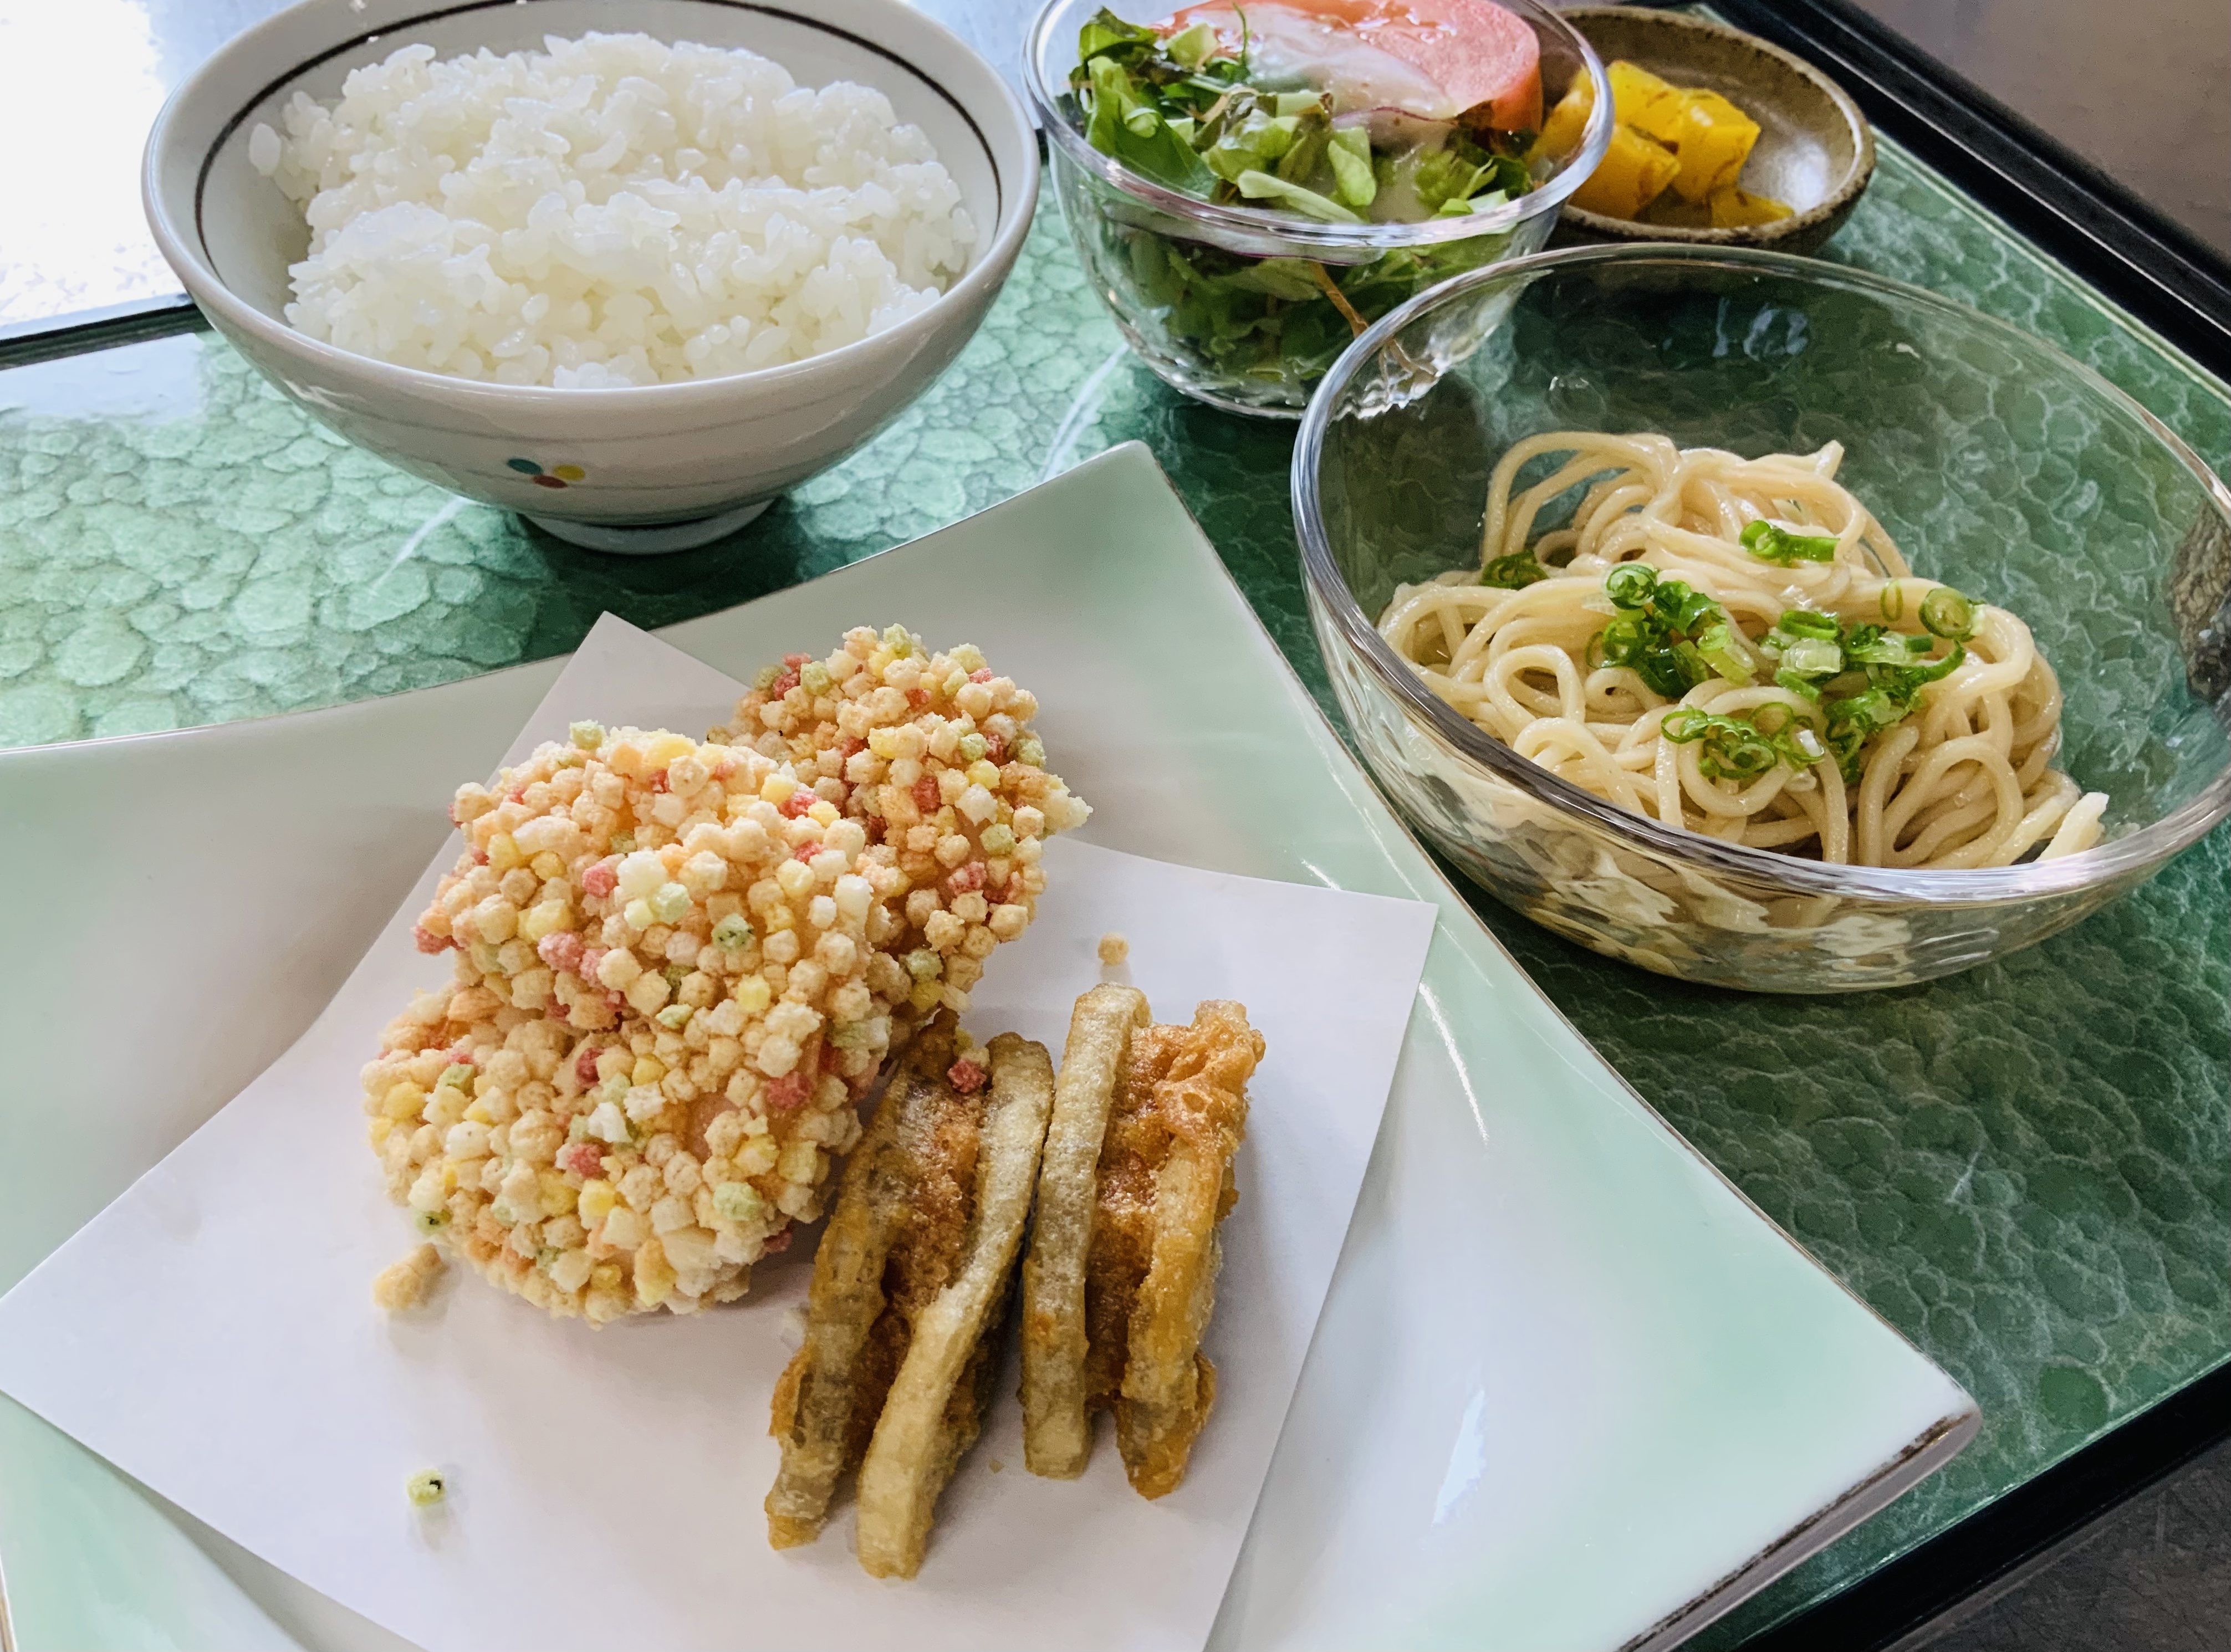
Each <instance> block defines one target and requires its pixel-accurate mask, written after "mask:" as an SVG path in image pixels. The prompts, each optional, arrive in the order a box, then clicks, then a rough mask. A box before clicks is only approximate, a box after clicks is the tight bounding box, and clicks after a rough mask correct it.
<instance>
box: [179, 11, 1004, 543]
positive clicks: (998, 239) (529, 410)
mask: <svg viewBox="0 0 2231 1652" xmlns="http://www.w3.org/2000/svg"><path fill="white" fill-rule="evenodd" d="M616 25H619V26H624V27H626V28H629V29H639V30H641V31H643V32H644V33H646V34H650V35H656V37H658V38H659V39H662V40H666V41H669V42H671V41H694V42H700V43H702V44H704V45H708V46H721V47H743V48H747V49H749V50H752V51H755V52H758V53H760V55H763V56H766V57H770V58H773V60H774V61H777V62H779V63H780V64H782V65H783V67H784V68H787V69H788V70H789V71H790V72H791V74H792V75H793V76H794V77H795V78H796V79H797V81H798V82H799V84H800V85H802V86H817V87H818V86H824V85H826V84H828V83H829V82H830V81H837V80H849V81H857V82H859V83H861V84H863V85H866V86H871V87H876V89H878V90H879V91H881V92H882V93H883V94H884V95H885V96H887V97H888V98H889V99H890V100H891V103H892V105H893V106H894V107H895V108H896V110H897V112H898V115H899V118H900V119H902V120H906V121H909V122H911V123H912V124H914V125H915V126H919V127H920V128H921V130H922V131H923V132H925V133H926V134H927V135H928V138H929V140H930V142H931V143H932V144H933V145H935V147H936V150H937V153H938V156H939V158H941V160H942V161H943V162H944V163H945V165H946V166H947V169H948V170H949V171H951V172H952V174H953V177H954V182H955V183H956V184H959V185H960V196H961V201H962V203H963V205H964V206H965V208H966V209H967V213H968V216H969V217H970V218H971V219H972V220H973V223H975V226H976V232H977V241H976V246H975V248H974V250H973V254H972V255H971V260H970V262H969V265H968V267H967V268H966V269H965V270H963V271H962V272H961V274H960V276H959V277H958V278H957V279H956V280H955V281H954V283H953V285H952V286H951V287H949V288H947V291H946V292H945V293H944V294H942V295H941V297H940V298H938V300H936V301H935V302H934V303H933V304H931V305H930V306H928V307H927V308H926V309H924V310H922V311H921V313H918V314H916V315H914V316H911V317H909V318H908V319H906V320H904V321H902V322H900V323H899V324H898V325H897V326H892V327H889V328H887V329H885V330H884V331H883V332H877V333H874V334H871V335H870V337H868V338H865V339H861V340H859V341H858V342H857V343H854V344H850V345H844V347H842V348H840V349H837V350H831V351H830V352H827V353H826V354H824V355H819V356H814V357H810V358H807V359H806V360H804V361H799V362H792V363H790V364H788V365H783V366H779V367H768V368H764V369H761V370H760V371H756V372H747V373H737V374H734V375H731V376H727V377H724V378H702V379H694V380H689V381H686V382H682V383H679V384H645V385H637V386H630V387H627V388H624V389H617V390H559V389H553V388H550V387H547V386H541V385H509V384H488V383H485V382H481V381H476V380H472V379H465V378H450V377H448V376H446V375H443V374H439V373H431V372H425V371H418V370H417V369H414V368H409V367H398V366H393V365H390V364H388V363H386V362H383V361H376V360H373V359H372V358H370V357H367V356H360V355H356V354H353V353H352V352H348V351H346V350H341V349H338V348H336V347H334V346H333V345H327V344H323V343H320V341H319V340H317V339H312V338H309V337H307V335H305V334H303V333H301V332H296V331H295V330H294V328H293V327H291V326H288V324H287V320H286V308H287V305H288V302H289V301H290V300H291V299H292V298H293V296H294V295H293V293H292V291H291V290H290V288H289V287H288V265H289V264H291V263H293V262H294V261H298V260H300V259H301V257H303V255H305V253H306V252H307V248H308V246H309V233H310V232H309V228H308V226H307V224H306V223H304V221H303V217H302V211H301V208H300V207H298V206H296V205H295V204H294V203H293V202H291V201H289V200H288V198H287V197H285V196H284V195H283V194H281V192H280V190H279V189H278V187H277V186H276V185H275V184H273V183H272V182H271V181H270V180H269V179H268V178H267V177H264V176H262V173H260V172H258V171H256V170H255V166H254V165H251V164H250V162H249V158H248V150H249V137H250V134H251V133H253V132H254V131H255V127H256V126H257V124H258V123H259V122H270V123H273V124H276V123H277V122H278V119H279V112H280V111H281V109H283V108H284V107H285V106H286V105H287V104H288V101H289V100H291V99H292V98H293V97H294V94H295V93H297V92H307V93H308V94H310V95H311V96H312V97H314V98H318V99H321V100H332V99H333V98H334V97H336V96H337V95H338V94H339V93H340V87H341V83H342V82H343V81H345V80H346V78H347V77H348V75H349V73H350V72H351V71H352V70H353V69H356V68H360V67H362V66H363V65H365V64H367V63H373V62H378V61H382V60H384V59H385V58H386V57H387V55H389V54H390V53H391V52H393V51H395V50H396V49H397V48H400V47H403V46H406V45H412V44H416V43H418V42H424V43H426V44H428V45H430V46H432V47H433V48H435V49H436V50H437V52H438V53H439V54H440V55H442V56H443V57H445V58H446V57H453V56H457V55H463V54H466V53H470V52H475V51H478V50H480V49H482V48H488V49H489V50H492V51H495V52H511V51H517V50H521V49H525V48H533V47H539V46H540V44H541V42H542V41H543V39H544V37H545V36H546V35H563V36H578V35H584V34H586V33H588V32H590V31H591V30H592V29H606V30H609V29H612V28H614V27H615V26H616ZM142 190H143V194H144V197H145V202H146V210H147V221H148V223H149V224H150V225H151V226H152V229H153V230H154V233H155V243H156V245H157V246H158V247H159V248H161V249H162V252H163V255H164V257H165V258H166V259H168V260H169V261H170V263H171V268H173V269H175V270H177V271H178V278H179V280H180V281H183V282H184V284H185V288H186V291H187V292H188V293H189V294H191V295H192V298H193V300H194V302H195V303H196V304H197V305H199V306H200V307H201V310H202V313H204V315H206V316H207V317H208V318H209V319H210V322H211V324H212V325H214V326H216V328H217V331H218V332H221V333H223V335H224V337H225V338H226V339H227V340H229V341H230V343H231V344H232V345H233V346H234V347H235V348H236V349H237V350H238V351H239V352H241V354H243V356H245V357H247V358H248V359H249V361H250V362H252V363H254V364H255V366H256V367H257V368H258V369H259V370H261V371H262V373H263V374H264V376H265V377H266V378H269V379H270V380H271V382H272V383H273V384H276V385H277V386H278V387H279V388H280V389H281V390H283V391H284V392H285V393H286V394H287V395H288V397H290V398H292V399H293V400H294V401H295V402H297V403H301V406H302V407H303V409H304V410H306V411H307V412H308V413H309V414H310V416H312V417H314V418H315V419H317V420H319V421H320V423H325V424H327V425H330V426H331V427H332V428H333V429H335V430H337V431H339V432H340V434H341V435H342V436H346V437H347V438H348V439H349V440H350V441H352V442H355V443H356V444H357V445H358V446H359V447H361V448H366V449H368V450H369V451H371V452H372V453H375V454H377V455H379V456H380V457H381V458H383V459H385V460H386V461H388V462H390V463H391V464H394V465H398V466H400V467H401V468H404V469H405V470H408V471H411V472H412V473H413V474H417V475H420V476H424V477H425V478H426V479H427V480H428V481H433V482H436V483H437V484H439V485H440V486H442V487H448V488H450V489H453V490H455V491H456V492H457V493H460V494H465V495H467V496H468V497H469V498H472V499H477V500H485V501H487V502H488V503H489V504H492V505H497V506H501V507H505V508H508V509H510V510H514V511H518V512H521V513H522V514H525V515H526V516H527V517H528V518H530V519H532V520H533V521H535V522H536V523H538V524H540V526H543V527H545V528H547V529H548V530H549V531H550V532H553V533H555V534H557V535H559V537H560V538H562V539H570V540H572V541H573V542H574V543H576V544H579V545H587V546H588V547H590V548H591V549H592V550H598V551H618V552H663V551H678V550H682V549H685V548H687V547H688V546H690V545H702V544H704V543H706V542H707V541H708V540H710V539H716V538H718V537H720V536H721V534H723V533H726V532H730V531H732V530H734V529H735V528H738V527H740V526H743V524H744V523H746V522H747V521H749V520H750V519H752V518H753V517H754V516H756V515H758V514H759V513H760V511H762V510H764V509H766V507H767V505H768V504H769V503H770V502H772V501H773V500H774V499H775V498H776V496H778V495H779V494H783V493H785V492H786V491H788V490H789V489H790V488H792V487H797V486H798V484H799V483H800V482H802V481H805V480H806V478H808V477H809V476H812V475H814V474H817V473H818V472H820V471H823V470H825V469H827V468H829V467H830V466H831V465H833V464H835V463H836V462H837V461H838V460H840V459H842V458H844V456H845V455H847V454H849V453H850V452H851V451H852V450H853V449H854V448H857V447H858V446H859V445H860V444H861V443H862V442H865V441H866V440H867V439H868V438H869V437H870V436H873V435H874V434H875V433H876V430H877V429H880V428H881V427H882V426H883V425H884V424H885V423H888V422H889V420H890V419H891V418H893V417H894V416H896V415H897V414H898V412H899V411H900V410H902V409H903V408H905V407H906V406H907V405H908V404H909V403H911V402H912V401H913V400H914V399H915V397H917V396H919V395H920V394H921V392H922V390H925V389H927V388H928V385H929V383H930V381H931V380H932V379H934V378H936V377H937V375H938V374H939V373H940V372H941V371H943V370H944V368H945V367H946V365H947V364H948V363H949V362H951V361H952V359H953V358H954V356H956V355H957V354H959V353H960V347H961V346H962V345H965V344H967V342H968V340H969V339H970V337H971V336H972V335H973V333H974V332H975V331H976V327H977V324H978V323H979V322H980V321H981V320H982V319H984V313H985V311H986V310H987V309H988V308H990V307H991V303H992V300H993V298H994V297H995V296H996V295H997V294H998V293H999V288H1000V287H1001V285H1002V284H1003V283H1005V281H1006V279H1007V273H1008V271H1009V270H1011V269H1012V268H1013V267H1014V262H1015V257H1016V255H1017V254H1018V253H1019V252H1020V251H1021V250H1022V244H1023V237H1024V236H1025V235H1026V234H1027V233H1028V231H1029V229H1030V225H1031V212H1032V210H1033V209H1034V208H1035V207H1036V205H1037V203H1038V137H1037V134H1036V133H1035V132H1032V131H1031V123H1030V120H1029V119H1028V117H1026V116H1025V114H1024V113H1023V110H1022V106H1021V105H1020V104H1019V103H1018V101H1017V100H1016V99H1015V96H1014V94H1012V93H1011V92H1010V91H1009V90H1008V89H1007V87H1006V82H1005V81H1003V80H1001V78H1000V76H999V72H998V71H997V70H995V69H993V68H992V66H991V65H990V64H988V63H986V61H984V60H983V59H982V58H981V57H980V56H978V55H976V54H975V53H974V52H973V51H972V50H970V49H969V48H968V47H967V46H965V45H963V44H962V43H961V42H960V40H958V39H956V38H955V37H954V35H952V34H950V33H948V32H947V30H946V29H943V28H941V27H940V26H939V25H938V24H936V23H933V22H931V21H930V20H929V19H928V17H925V16H922V14H921V12H919V11H916V10H914V9H913V8H912V7H911V6H909V5H907V4H906V3H905V0H816V3H815V4H814V5H812V7H809V8H806V9H805V10H804V11H789V10H778V9H775V8H773V7H765V6H747V5H734V4H728V3H724V0H654V3H644V4H639V5H631V6H629V7H627V8H625V9H624V16H617V15H616V14H615V11H614V9H613V8H612V7H611V6H609V5H605V4H601V3H598V0H519V3H513V0H477V3H475V0H467V3H462V4H460V3H457V0H306V3H303V4H301V5H297V6H294V7H293V8H292V9H290V10H286V11H282V12H281V13H280V14H278V15H277V16H274V17H271V18H268V19H267V20H265V21H264V22H262V23H258V24H256V25H255V27H254V28H252V29H248V30H247V31H246V32H244V33H243V34H241V35H238V36H236V38H234V39H233V40H232V41H231V42H230V43H228V44H227V45H225V46H224V47H223V48H221V49H220V50H219V51H218V52H217V55H215V56H213V57H211V58H210V60H209V61H207V62H206V63H204V64H203V65H202V67H201V68H200V69H199V70H197V72H196V73H195V74H194V75H193V76H192V77H191V79H190V80H188V81H186V82H185V84H184V86H182V87H179V88H178V91H177V92H176V93H174V94H172V95H171V100H170V101H169V103H167V104H166V105H165V106H164V108H163V112H162V113H161V114H160V115H158V117H157V118H156V120H155V126H154V129H153V131H152V132H151V133H150V134H149V137H148V139H147V157H146V170H145V173H144V177H143V182H142Z"/></svg>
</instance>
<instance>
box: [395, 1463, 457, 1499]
mask: <svg viewBox="0 0 2231 1652" xmlns="http://www.w3.org/2000/svg"><path fill="white" fill-rule="evenodd" d="M403 1492H404V1495H405V1496H406V1497H408V1498H410V1500H411V1507H413V1508H431V1507H434V1506H435V1505H436V1504H437V1503H438V1502H440V1501H441V1500H443V1499H444V1498H445V1497H447V1496H448V1495H449V1481H446V1480H444V1479H443V1477H442V1471H441V1470H440V1469H438V1468H421V1469H420V1470H419V1471H418V1472H417V1474H415V1475H411V1478H410V1479H409V1480H407V1481H404V1485H403Z"/></svg>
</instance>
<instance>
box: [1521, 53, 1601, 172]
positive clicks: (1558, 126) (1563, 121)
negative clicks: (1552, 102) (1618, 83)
mask: <svg viewBox="0 0 2231 1652" xmlns="http://www.w3.org/2000/svg"><path fill="white" fill-rule="evenodd" d="M1595 106H1596V87H1595V82H1594V81H1592V80H1590V79H1589V78H1588V76H1587V75H1586V74H1581V75H1579V76H1577V77H1575V80H1574V81H1573V84H1572V85H1571V87H1568V89H1567V90H1566V93H1565V95H1564V96H1563V97H1562V98H1559V99H1558V100H1557V102H1556V106H1555V107H1554V108H1552V109H1551V110H1550V111H1549V114H1548V115H1547V116H1545V117H1544V118H1543V119H1542V135H1541V136H1540V137H1538V138H1536V139H1535V140H1534V147H1533V149H1532V151H1531V152H1529V157H1528V158H1529V159H1539V158H1545V157H1546V158H1552V159H1554V158H1557V157H1559V156H1563V155H1569V154H1571V153H1572V152H1574V151H1575V150H1576V149H1578V148H1579V147H1580V146H1581V133H1582V132H1586V131H1587V130H1588V116H1589V115H1590V114H1591V113H1594V109H1595Z"/></svg>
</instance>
